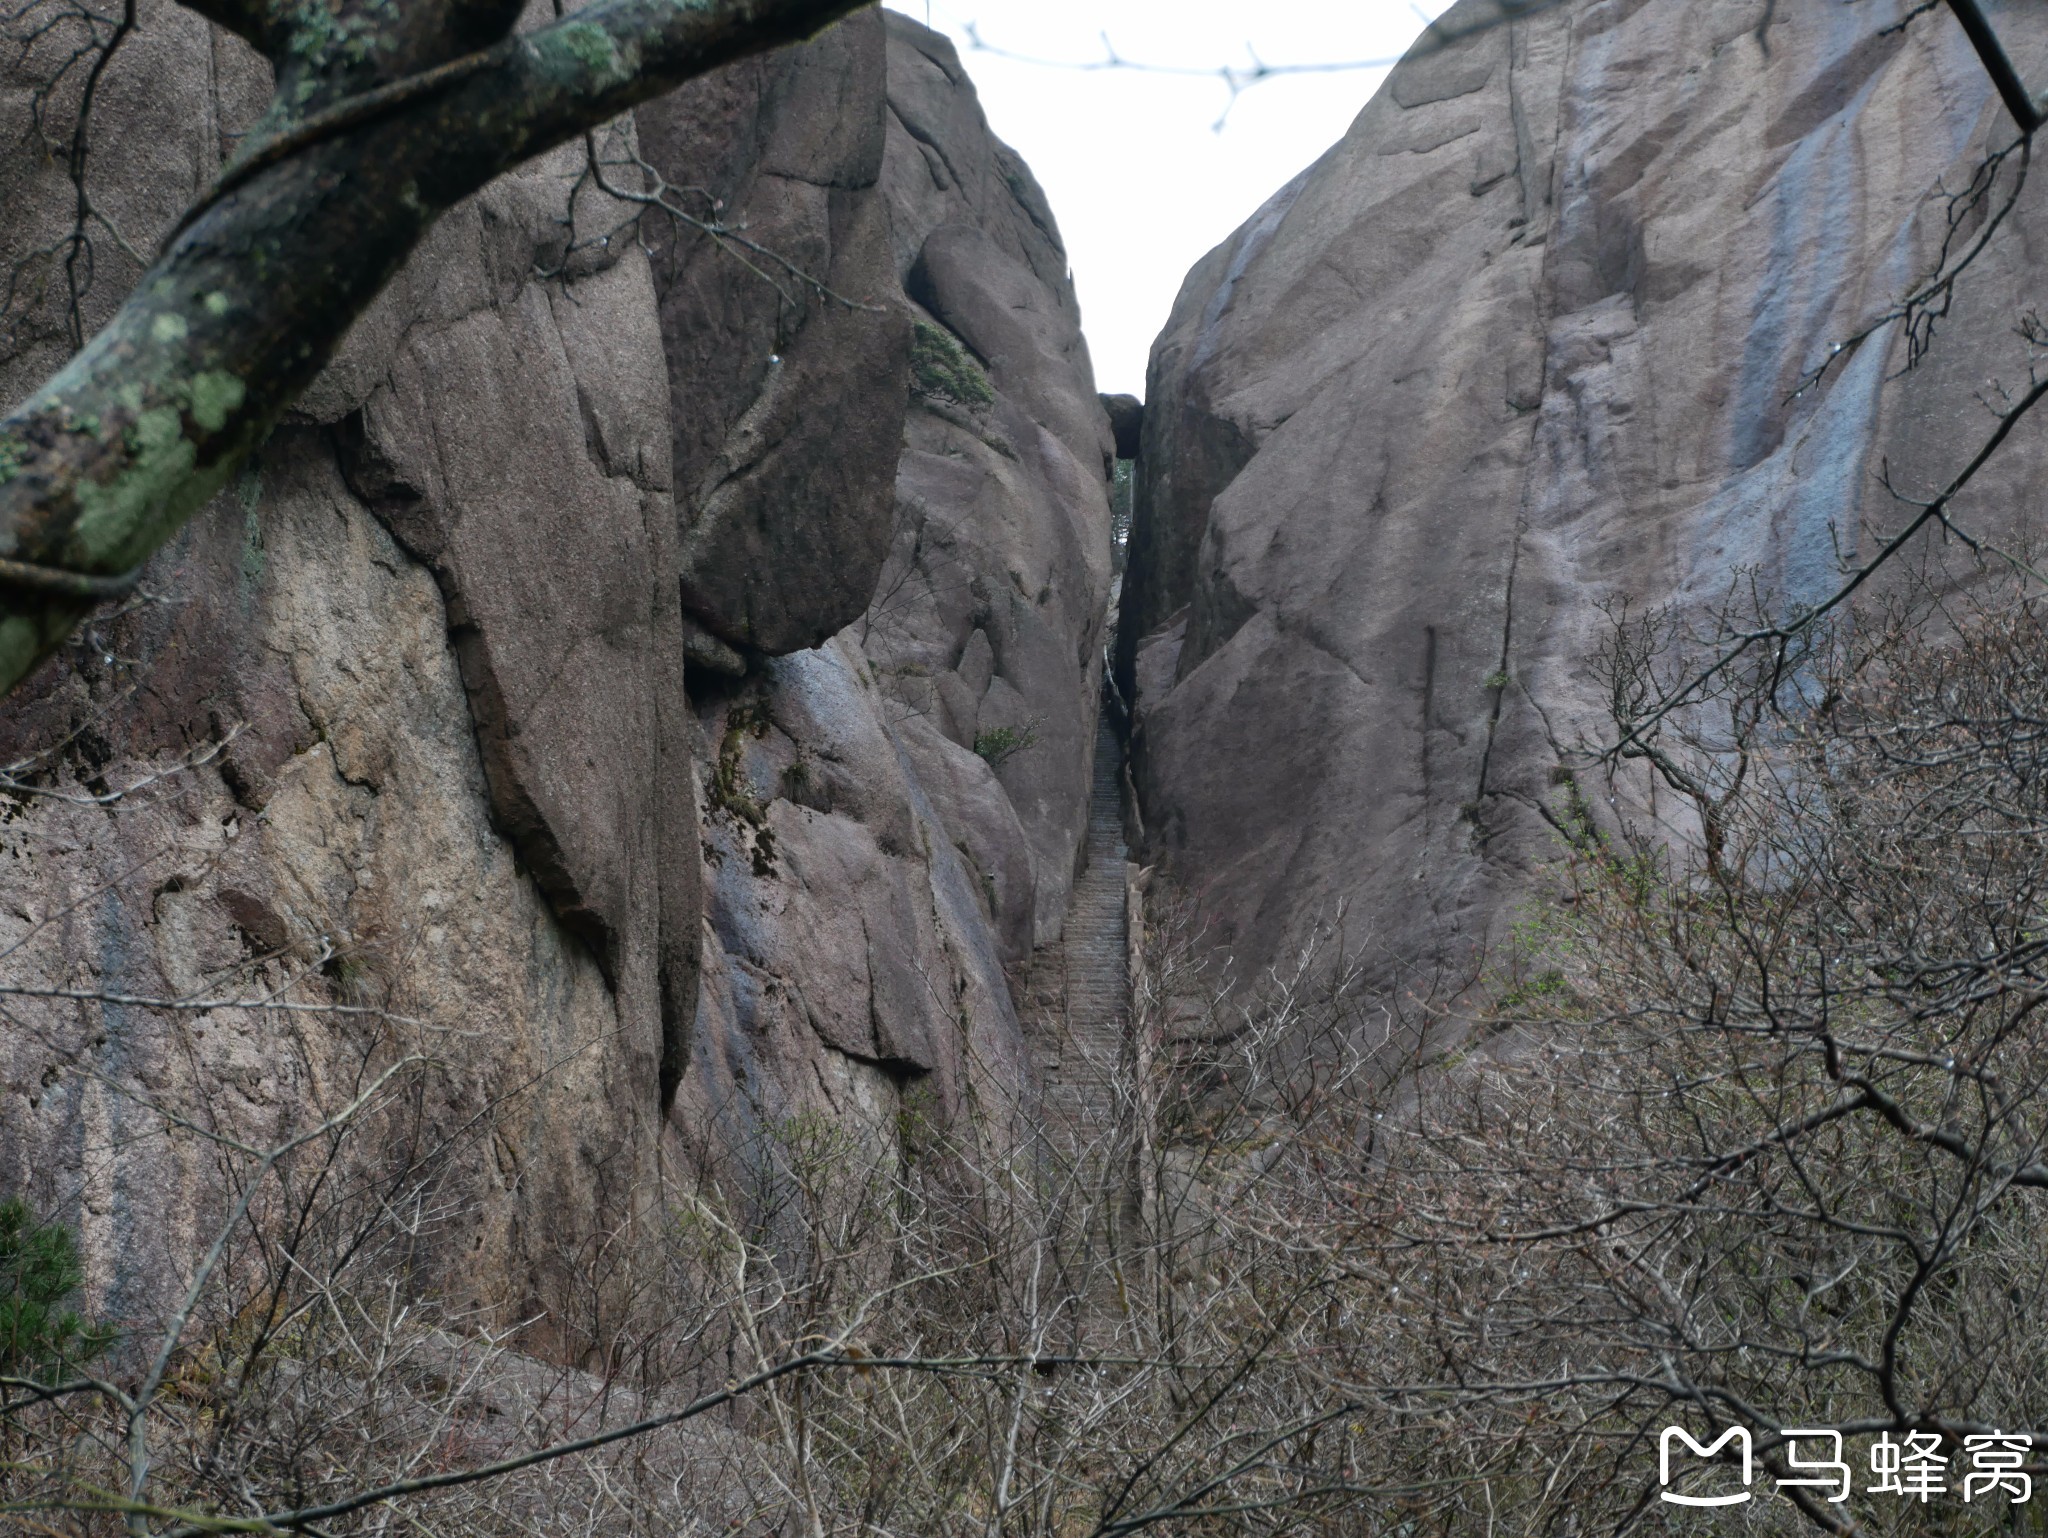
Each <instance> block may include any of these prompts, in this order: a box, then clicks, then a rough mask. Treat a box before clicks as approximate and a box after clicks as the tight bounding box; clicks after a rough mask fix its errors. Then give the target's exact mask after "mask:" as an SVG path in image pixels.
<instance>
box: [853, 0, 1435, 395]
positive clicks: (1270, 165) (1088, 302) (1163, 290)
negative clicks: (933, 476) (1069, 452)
mask: <svg viewBox="0 0 2048 1538" xmlns="http://www.w3.org/2000/svg"><path fill="white" fill-rule="evenodd" d="M886 3H887V4H888V5H889V6H890V7H891V8H892V9H895V10H899V11H902V12H904V13H905V14H907V15H910V16H914V17H916V18H917V19H918V20H919V21H925V20H927V19H928V20H929V21H930V23H931V25H932V26H934V27H937V28H938V29H939V30H940V31H942V32H945V33H947V34H948V35H950V36H951V37H952V39H953V41H954V42H955V43H956V44H957V45H958V46H959V48H960V53H961V58H962V59H963V60H964V61H965V63H966V65H967V68H968V71H969V72H970V73H971V74H972V75H973V76H974V80H975V84H976V86H977V87H978V88H979V90H980V92H981V100H982V105H983V107H984V108H985V109H986V111H987V112H988V117H989V122H990V123H991V124H992V125H993V126H994V128H995V131H996V132H997V133H998V134H1000V135H1001V136H1002V137H1003V138H1004V139H1005V140H1007V141H1008V142H1009V143H1010V144H1011V145H1013V146H1015V147H1016V149H1017V150H1018V151H1019V152H1020V153H1021V154H1022V155H1023V156H1024V158H1025V159H1026V160H1028V161H1029V162H1030V163H1031V169H1032V170H1033V171H1034V172H1036V173H1037V176H1038V179H1039V181H1040V183H1041V184H1043V186H1044V187H1045V191H1046V196H1047V197H1048V198H1049V199H1050V200H1051V201H1052V210H1053V213H1054V214H1055V215H1056V216H1057V217H1058V219H1059V222H1060V231H1061V233H1062V234H1063V235H1064V236H1065V237H1066V242H1067V254H1068V256H1069V258H1070V259H1071V260H1072V262H1073V264H1074V281H1075V283H1076V285H1077V287H1078V288H1079V290H1080V294H1081V314H1082V321H1083V324H1084V326H1085V327H1086V329H1087V333H1088V345H1089V348H1090V350H1091V351H1092V352H1093V354H1094V357H1095V374H1096V379H1097V382H1098V383H1099V385H1100V387H1101V388H1102V389H1104V390H1108V391H1112V392H1114V391H1120V390H1127V391H1129V392H1130V393H1132V394H1133V395H1143V394H1144V393H1145V359H1146V356H1147V355H1148V354H1149V353H1150V351H1151V348H1152V339H1153V338H1154V337H1155V336H1157V335H1158V334H1159V331H1160V328H1161V327H1163V326H1164V325H1165V324H1166V316H1167V312H1168V311H1169V310H1170V309H1171V308H1172V307H1173V299H1174V295H1175V294H1176V293H1178V292H1179V290H1180V283H1181V279H1182V278H1184V277H1186V276H1187V272H1188V269H1189V268H1190V267H1192V266H1194V264H1195V263H1196V262H1197V261H1199V260H1200V259H1201V257H1202V255H1203V254H1204V253H1205V252H1207V251H1208V250H1209V249H1210V248H1211V247H1212V246H1215V245H1216V244H1217V243H1218V242H1220V241H1221V240H1223V239H1224V238H1225V237H1226V236H1227V235H1229V234H1230V232H1231V231H1232V230H1234V229H1236V228H1237V226H1238V225H1240V224H1241V223H1243V222H1244V220H1245V219H1246V218H1247V217H1249V216H1250V215H1251V213H1252V212H1253V211H1254V210H1255V209H1257V208H1258V206H1259V205H1260V204H1261V203H1263V202H1265V201H1266V199H1267V198H1268V197H1270V196H1272V194H1273V193H1274V192H1275V191H1276V190H1278V189H1279V188H1280V187H1282V186H1284V185H1285V184H1286V183H1287V182H1288V181H1289V180H1290V179H1291V178H1292V177H1293V175H1294V173H1295V172H1297V171H1299V170H1300V169H1301V168H1302V167H1303V166H1305V165H1307V164H1308V163H1309V162H1310V161H1312V160H1314V159H1315V158H1316V157H1317V156H1318V155H1320V154H1322V152H1323V151H1324V150H1326V149H1328V148H1329V147H1330V146H1331V145H1332V144H1334V143H1335V142H1336V141H1337V140H1338V138H1340V137H1341V136H1342V135H1343V132H1344V130H1345V129H1346V128H1348V127H1349V126H1350V124H1351V120H1352V119H1353V118H1354V117H1356V116H1357V115H1358V111H1359V109H1360V108H1361V107H1363V106H1364V105H1365V103H1366V101H1367V99H1368V98H1369V97H1370V96H1371V95H1372V93H1373V92H1374V91H1375V90H1377V89H1378V88H1379V85H1380V82H1381V81H1382V80H1383V79H1385V78H1386V71H1385V70H1384V69H1376V70H1359V71H1352V72H1346V73H1339V74H1328V75H1300V76H1283V77H1281V78H1278V79H1274V80H1269V81H1267V82H1265V83H1264V84H1262V85H1258V86H1256V87H1253V88H1252V89H1250V90H1248V91H1246V92H1245V93H1244V94H1243V95H1242V96H1240V97H1239V98H1238V100H1237V104H1236V106H1235V107H1232V108H1231V110H1230V117H1229V120H1228V121H1227V123H1226V124H1225V125H1224V128H1223V131H1222V132H1221V133H1217V132H1215V131H1214V124H1215V123H1216V120H1217V119H1218V117H1220V116H1221V115H1222V113H1223V111H1224V108H1225V107H1226V106H1228V105H1229V103H1230V92H1229V90H1228V88H1227V87H1226V86H1225V85H1224V84H1223V82H1222V81H1221V80H1219V79H1216V78H1215V77H1213V76H1211V77H1209V78H1207V79H1194V78H1177V77H1172V76H1161V75H1151V74H1141V73H1138V72H1134V71H1129V70H1104V71H1101V72H1099V73H1082V72H1076V71H1073V70H1065V69H1046V68H1041V67H1038V66H1035V65H1032V64H1024V63H1017V62H1012V61H1011V60H1008V59H1005V58H1001V57H998V56H997V55H995V54H992V53H985V52H975V51H974V50H973V49H972V47H971V45H970V43H969V41H968V37H967V27H968V26H969V24H978V26H979V30H980V33H981V37H982V40H983V41H984V42H986V43H987V44H989V45H990V46H991V47H993V48H1000V49H1003V50H1006V51H1010V52H1015V53H1020V54H1027V55H1030V56H1032V57H1034V58H1045V59H1066V60H1072V61H1075V62H1086V61H1090V60H1099V59H1101V58H1102V57H1103V56H1104V55H1103V46H1102V35H1103V33H1104V32H1107V33H1108V34H1109V38H1110V41H1111V42H1112V43H1114V44H1115V46H1116V51H1117V52H1118V53H1119V54H1121V55H1123V56H1124V57H1126V58H1130V59H1135V60H1141V61H1143V62H1145V63H1149V64H1160V65H1169V66H1176V67H1184V68H1202V69H1211V70H1213V69H1215V68H1217V67H1218V66H1221V65H1225V64H1231V65H1237V66H1245V65H1248V64H1249V63H1250V62H1251V54H1250V53H1248V52H1247V50H1248V49H1249V50H1255V51H1256V54H1257V57H1259V58H1261V59H1263V60H1264V61H1265V62H1266V63H1268V64H1309V63H1318V62H1337V61H1351V60H1360V59H1381V58H1390V57H1394V56H1397V55H1398V54H1400V53H1401V52H1402V51H1403V50H1404V49H1405V48H1407V47H1408V45H1409V44H1410V43H1411V42H1413V41H1414V40H1415V37H1416V35H1417V34H1418V33H1419V32H1420V31H1421V30H1422V27H1423V25H1424V22H1425V18H1426V16H1435V15H1437V14H1439V13H1440V12H1441V11H1443V10H1444V9H1445V8H1446V5H1447V3H1448V0H1422V6H1421V8H1420V9H1418V8H1417V7H1415V6H1413V5H1411V4H1409V3H1408V0H1259V3H1255V4H1246V3H1245V0H886Z"/></svg>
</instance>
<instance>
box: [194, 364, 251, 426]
mask: <svg viewBox="0 0 2048 1538" xmlns="http://www.w3.org/2000/svg"><path fill="white" fill-rule="evenodd" d="M247 394H248V390H247V388H246V387H245V386H244V385H243V383H242V381H241V380H239V379H237V378H236V377H235V376H234V375H233V374H229V373H225V372H223V371H221V370H219V369H209V370H208V371H207V372H205V373H203V374H195V375H194V376H193V378H192V420H193V421H195V422H197V423H198V424H199V425H200V426H201V427H202V428H204V429H205V430H206V431H207V432H210V433H217V432H219V431H220V430H221V429H222V428H223V427H225V426H227V422H228V418H229V417H231V416H233V415H234V414H235V412H237V411H238V410H240V409H241V405H242V401H243V399H244V398H245V397H246V396H247Z"/></svg>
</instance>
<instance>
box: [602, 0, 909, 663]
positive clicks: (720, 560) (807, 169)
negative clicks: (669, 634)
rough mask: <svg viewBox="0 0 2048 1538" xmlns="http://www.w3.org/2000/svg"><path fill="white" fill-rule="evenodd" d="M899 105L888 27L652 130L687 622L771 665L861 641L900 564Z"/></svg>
mask: <svg viewBox="0 0 2048 1538" xmlns="http://www.w3.org/2000/svg"><path fill="white" fill-rule="evenodd" d="M885 91H886V87H885V62H884V38H883V27H882V18H881V16H880V15H879V14H878V13H876V12H873V11H866V12H862V13H861V14H859V15H857V16H853V17H850V18H849V19H847V20H846V21H844V22H842V23H840V24H839V25H838V26H836V27H833V28H830V29H829V30H827V31H826V32H824V33H823V34H821V35H820V36H818V37H817V38H814V39H812V40H811V41H810V42H808V43H804V44H801V45H798V46H795V47H791V48H783V49H778V50H776V51H775V52H773V53H768V54H764V55H761V56H759V57H757V58H753V59H748V60H743V61H742V62H740V63H738V64H735V65H732V66H730V67H728V68H726V69H723V70H720V71H718V72H716V73H715V74H713V75H710V76H707V77H705V78H703V79H701V80H696V81H692V82H690V83H688V84H686V85H685V86H684V87H683V88H682V89H680V90H678V91H675V92H672V93H671V94H669V95H668V96H665V97H662V98H660V99H659V100H657V101H654V102H651V103H649V104H648V105H646V106H644V107H642V108H640V109H639V111H638V113H637V114H636V120H637V124H638V129H639V142H640V153H641V155H642V156H643V157H644V159H645V161H646V163H647V165H648V167H649V168H651V174H652V175H653V176H658V177H659V178H660V182H661V184H662V186H663V187H664V188H665V192H664V196H665V198H666V199H667V201H668V203H669V204H670V205H671V207H672V208H673V210H674V212H673V213H669V212H661V211H656V212H650V213H649V214H647V215H646V216H645V217H644V218H643V219H642V220H641V223H640V238H641V239H642V240H643V241H644V242H646V243H647V245H648V246H649V248H650V249H651V250H652V251H653V253H654V275H655V286H656V290H657V292H658V294H659V295H660V305H661V328H662V336H663V339H664V342H665V344H666V348H667V355H668V369H669V386H670V396H671V401H672V411H673V423H674V435H673V451H674V463H675V497H676V511H677V516H678V518H679V519H680V522H681V528H682V533H681V540H682V544H681V549H680V554H679V559H680V566H681V576H682V591H683V599H684V604H685V606H686V608H687V609H688V612H689V614H690V616H691V618H692V619H694V620H695V621H697V622H698V623H699V624H701V625H702V626H703V627H704V628H705V629H706V630H708V631H709V632H711V633H712V634H713V635H716V636H718V637H720V638H722V639H723V640H725V641H727V642H729V643H731V644H733V645H736V646H741V647H744V648H747V649H750V650H753V651H756V652H765V653H769V654H771V655H779V654H782V653H786V652H791V651H797V650H801V649H803V648H806V647H812V646H816V645H818V644H819V643H820V642H822V641H824V640H825V639H826V638H827V637H828V636H830V635H832V634H833V633H834V632H836V631H838V630H840V629H842V628H843V627H845V626H846V625H848V624H850V623H852V622H853V621H854V620H855V619H857V618H858V617H859V616H860V614H861V613H862V612H863V611H864V610H865V609H866V607H867V601H868V598H869V596H870V595H871V594H872V593H873V591H874V584H875V578H876V575H877V574H878V573H879V571H880V570H881V564H882V560H883V557H884V556H885V555H886V554H887V552H888V549H889V539H890V533H891V529H892V524H893V518H892V514H893V510H894V504H893V499H892V496H891V489H892V487H893V485H894V483H895V470H896V452H897V445H898V443H899V442H900V441H901V438H902V434H903V413H904V400H905V388H906V385H905V381H906V379H907V377H908V359H909V351H908V349H909V340H910V327H909V322H908V319H907V317H906V316H905V315H904V313H903V311H902V307H901V301H900V296H899V291H898V286H897V282H896V274H895V271H894V268H893V264H892V261H891V250H890V241H889V212H888V208H887V205H886V203H885V201H884V199H883V197H882V195H881V194H880V192H879V191H878V188H877V182H878V179H879V177H880V175H881V168H882V152H883V147H884V144H885V142H886V139H885V131H884V106H885ZM675 214H681V215H684V216H686V217H682V218H679V217H675ZM705 226H712V227H714V228H715V229H722V230H728V231H730V232H731V233H729V234H718V233H712V232H707V230H706V228H705Z"/></svg>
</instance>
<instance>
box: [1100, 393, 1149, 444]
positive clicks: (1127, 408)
mask: <svg viewBox="0 0 2048 1538" xmlns="http://www.w3.org/2000/svg"><path fill="white" fill-rule="evenodd" d="M1102 409H1103V410H1104V411H1105V412H1106V413H1108V415H1109V435H1110V437H1111V438H1112V439H1114V440H1115V442H1116V457H1117V458H1118V459H1136V458H1137V457H1138V449H1139V446H1140V444H1141V443H1142V442H1143V441H1144V435H1145V403H1144V402H1143V401H1141V400H1139V399H1138V397H1137V396H1135V395H1105V396H1103V397H1102Z"/></svg>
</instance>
